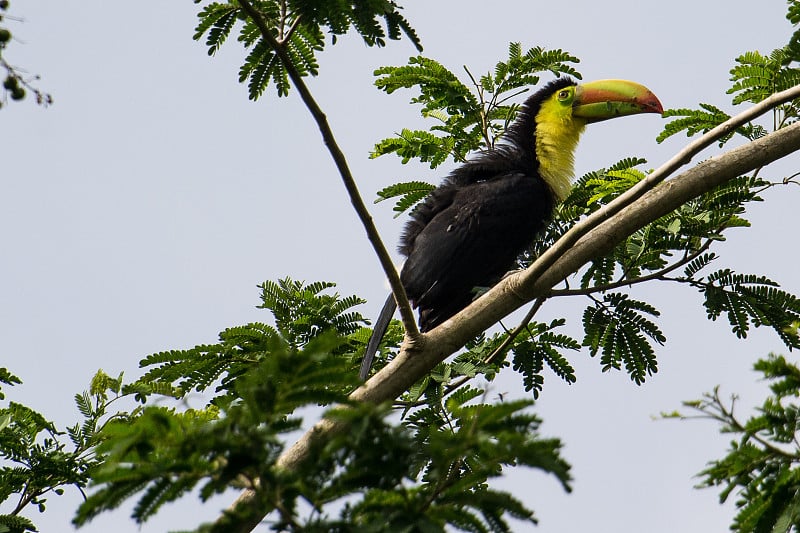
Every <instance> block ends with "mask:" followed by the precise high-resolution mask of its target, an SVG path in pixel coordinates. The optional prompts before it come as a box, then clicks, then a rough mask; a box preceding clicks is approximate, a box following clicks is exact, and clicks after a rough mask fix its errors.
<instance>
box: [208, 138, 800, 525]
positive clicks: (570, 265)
mask: <svg viewBox="0 0 800 533" xmlns="http://www.w3.org/2000/svg"><path fill="white" fill-rule="evenodd" d="M799 149H800V122H799V123H797V124H794V125H792V126H789V127H787V128H784V129H782V130H780V131H777V132H775V133H772V134H770V135H767V136H765V137H763V138H761V139H758V140H756V141H754V142H752V143H749V144H746V145H744V146H741V147H738V148H735V149H733V150H731V151H729V152H726V153H725V154H722V155H720V156H717V157H713V158H711V159H709V160H707V161H704V162H703V163H700V164H699V165H697V166H696V167H694V168H692V169H690V170H687V171H685V172H683V173H682V174H680V175H678V176H676V177H675V178H673V179H672V180H670V181H668V182H665V183H662V184H661V185H659V186H658V187H655V188H653V189H652V190H650V191H648V192H647V193H645V194H644V195H643V196H642V197H641V198H640V199H639V200H637V201H636V202H634V203H633V204H631V205H629V206H627V207H625V208H624V209H622V210H620V211H619V212H618V213H616V214H615V215H613V216H611V217H610V218H609V219H608V220H606V221H605V222H603V223H601V224H599V225H598V226H597V227H595V228H594V229H593V230H592V231H591V232H589V233H588V234H586V235H584V236H582V237H581V238H580V239H578V240H577V241H576V242H575V243H574V244H573V245H572V246H571V247H570V248H569V249H568V250H566V251H564V252H563V253H562V254H561V255H559V256H558V257H557V258H556V259H555V260H554V261H553V262H552V263H551V264H550V265H549V266H548V267H546V268H544V269H543V270H541V272H540V273H539V272H538V267H537V266H536V264H534V265H531V267H530V268H528V269H527V270H525V271H523V272H521V273H519V274H515V275H513V276H509V277H508V278H506V279H504V280H503V281H501V282H500V283H498V284H497V285H496V286H495V287H494V288H492V289H491V290H490V291H489V292H488V293H486V294H485V295H484V296H482V297H481V298H479V299H478V300H477V301H475V302H473V303H472V305H470V306H469V307H467V308H466V309H464V310H463V311H461V312H460V313H459V314H457V315H456V316H455V317H453V318H452V319H450V320H448V321H447V322H445V323H444V324H442V325H441V326H439V327H437V328H436V329H434V330H433V331H431V332H429V333H426V334H425V338H426V342H425V343H424V345H415V344H412V343H408V342H406V343H404V344H403V346H402V347H401V349H400V353H399V354H398V356H397V357H396V358H395V359H394V360H392V361H391V362H390V363H389V364H388V365H387V366H386V367H384V368H383V369H382V370H381V371H380V372H378V373H377V374H376V375H375V376H373V378H372V379H370V380H369V381H368V382H367V383H365V384H364V385H363V386H362V387H360V388H359V389H358V390H356V391H355V392H353V394H352V395H351V399H352V400H354V401H363V402H373V403H380V402H384V401H390V400H393V399H395V398H397V397H398V396H399V395H401V394H402V393H403V392H404V391H406V390H407V389H408V388H409V387H410V386H411V385H413V384H414V383H415V382H417V381H418V380H419V379H421V378H422V377H423V376H425V375H426V374H427V373H428V372H429V371H430V370H431V369H432V368H433V367H434V366H436V365H437V364H439V363H440V362H441V361H443V360H444V359H445V358H447V357H448V356H450V355H451V354H453V353H455V352H456V351H457V350H459V349H460V348H461V347H462V346H463V345H464V344H465V343H466V342H467V341H468V340H469V339H471V338H474V337H475V336H476V335H477V334H478V333H480V332H481V331H484V330H485V329H487V328H488V327H490V326H491V325H492V324H494V323H496V322H497V321H498V320H500V319H502V318H503V317H504V316H506V315H507V314H509V313H511V312H512V311H514V310H516V309H518V308H519V307H521V306H522V305H523V304H524V303H526V302H527V301H530V300H533V299H534V298H536V297H539V296H543V295H547V294H548V293H549V292H550V290H551V289H552V288H553V287H554V286H555V285H556V284H558V283H559V282H561V281H562V280H563V279H564V278H566V277H567V276H569V275H571V274H572V273H574V272H576V271H577V270H578V269H579V268H580V267H581V266H582V265H584V264H585V263H586V262H588V261H590V260H591V259H592V258H595V257H598V256H601V255H603V254H604V253H607V252H608V251H609V250H611V249H613V247H614V246H616V245H617V244H619V243H620V242H622V241H623V240H624V239H626V238H627V237H628V236H629V235H631V234H632V233H634V232H635V231H637V230H639V229H640V228H642V227H644V226H645V225H647V224H649V223H651V222H653V221H655V220H657V219H658V218H660V217H662V216H664V215H666V214H668V213H670V212H671V211H673V210H675V209H677V208H678V207H680V206H681V205H683V204H684V203H686V202H687V201H689V200H691V199H693V198H696V197H698V196H700V195H702V194H705V193H707V192H709V191H710V190H712V189H714V188H715V187H718V186H719V185H721V184H723V183H725V182H727V181H729V180H731V179H734V178H735V177H737V176H740V175H742V174H746V173H748V172H751V171H752V170H754V169H756V168H759V167H762V166H764V165H767V164H769V163H772V162H773V161H776V160H778V159H780V158H782V157H785V156H786V155H788V154H791V153H792V152H795V151H797V150H799ZM345 428H346V426H345V425H344V424H342V423H339V422H333V421H331V420H328V419H323V420H321V421H320V422H318V423H317V424H316V425H315V426H314V427H313V428H311V429H310V430H309V431H308V432H307V433H306V434H305V435H303V436H302V437H301V438H300V439H299V440H298V441H297V442H296V443H295V444H294V445H293V446H292V447H291V448H289V449H288V450H286V451H285V452H284V454H283V455H282V456H281V457H280V459H279V461H278V466H279V467H280V468H284V469H288V470H292V469H294V468H297V466H298V465H299V464H301V463H302V462H303V461H306V460H309V459H310V457H309V452H310V450H311V449H312V445H313V444H315V443H318V442H320V441H321V440H324V439H326V438H328V437H330V436H331V435H333V434H335V433H336V432H339V431H343V430H344V429H345ZM257 505H258V502H257V499H256V498H255V497H254V493H253V492H251V491H245V492H243V493H242V494H241V495H240V497H239V499H237V501H236V502H235V503H234V504H233V506H232V508H231V509H232V510H237V511H241V510H242V509H249V508H252V507H253V506H257ZM253 511H254V512H256V514H260V513H257V511H256V510H253ZM261 516H263V515H261ZM225 522H226V517H223V518H221V519H220V522H219V525H220V526H221V529H217V530H218V531H226V532H228V531H232V532H245V531H250V530H251V529H252V528H253V527H255V525H257V523H258V520H255V519H254V522H253V523H250V524H244V525H242V526H241V527H239V528H231V527H230V526H228V528H224V526H222V524H223V523H225ZM228 524H230V523H228Z"/></svg>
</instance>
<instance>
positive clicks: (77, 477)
mask: <svg viewBox="0 0 800 533" xmlns="http://www.w3.org/2000/svg"><path fill="white" fill-rule="evenodd" d="M0 382H3V383H6V384H9V385H13V384H18V383H21V381H20V379H19V378H17V377H16V376H14V375H13V374H11V373H10V372H8V371H7V370H6V369H0ZM120 384H121V379H112V378H110V377H108V376H106V375H105V374H104V373H103V372H102V371H101V372H98V373H97V375H96V376H95V378H94V379H93V383H92V387H91V390H90V391H88V392H84V393H83V394H78V395H76V396H75V402H76V404H77V407H78V410H79V411H80V413H81V414H82V415H83V422H82V423H78V424H75V426H73V427H68V428H66V429H65V430H59V429H57V428H56V426H55V425H54V424H53V423H52V422H51V421H49V420H47V419H46V418H45V417H44V416H43V415H42V414H40V413H38V412H37V411H35V410H33V409H31V408H30V407H27V406H25V405H22V404H19V403H16V402H10V403H9V404H8V405H7V406H6V407H3V408H0V504H2V503H5V502H11V503H12V504H13V508H12V509H11V511H10V512H8V513H5V514H0V531H7V532H11V533H23V532H25V531H37V528H36V526H35V525H34V523H33V521H31V519H30V518H28V517H27V516H25V515H24V514H23V513H25V512H27V511H29V508H30V506H33V507H34V508H35V509H37V510H38V511H39V512H40V513H41V512H44V511H45V510H46V505H47V501H48V498H49V496H50V495H51V494H56V495H61V494H63V493H64V488H65V487H67V486H73V487H75V488H77V489H78V490H80V491H82V490H83V489H84V488H85V487H86V486H87V485H88V484H89V470H91V469H92V468H93V467H96V466H97V465H98V464H99V461H98V459H97V457H96V456H95V455H94V450H93V449H94V446H95V445H96V444H98V442H99V437H98V432H99V430H100V428H101V427H102V426H103V424H105V423H106V422H107V421H108V420H109V417H108V415H107V408H108V405H109V403H110V402H111V401H113V398H110V396H109V395H110V394H113V395H114V397H116V395H117V394H118V393H119V387H120ZM0 399H1V398H0ZM12 500H15V502H12Z"/></svg>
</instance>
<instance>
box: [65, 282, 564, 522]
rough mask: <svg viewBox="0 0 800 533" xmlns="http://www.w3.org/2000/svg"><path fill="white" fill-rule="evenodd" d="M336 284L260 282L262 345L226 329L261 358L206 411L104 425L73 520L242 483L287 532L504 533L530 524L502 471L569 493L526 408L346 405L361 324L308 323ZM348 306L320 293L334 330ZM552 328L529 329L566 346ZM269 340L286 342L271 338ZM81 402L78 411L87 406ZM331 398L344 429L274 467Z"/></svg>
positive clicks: (452, 398) (521, 404)
mask: <svg viewBox="0 0 800 533" xmlns="http://www.w3.org/2000/svg"><path fill="white" fill-rule="evenodd" d="M330 286H331V284H328V283H313V284H309V285H306V284H301V283H297V282H293V281H291V280H282V281H280V282H275V283H271V282H270V283H265V284H264V285H262V291H263V293H262V299H263V302H264V307H267V308H269V309H270V310H271V311H272V312H273V313H274V315H275V327H274V328H273V329H272V330H270V333H269V334H266V333H264V335H263V337H267V338H268V340H267V341H266V342H265V345H260V344H259V343H260V342H261V340H263V337H261V336H255V338H254V337H253V335H251V334H250V332H249V330H247V329H245V330H244V331H237V332H236V333H235V334H234V333H233V332H234V331H236V330H237V328H230V329H229V330H227V331H228V332H230V335H231V336H230V337H226V338H230V339H233V338H234V337H235V338H236V345H237V346H239V347H240V348H241V352H240V358H242V359H245V358H246V357H248V356H250V357H252V354H253V353H256V352H258V353H259V354H260V352H262V351H263V352H265V354H264V355H263V356H261V357H253V359H254V362H252V364H249V365H247V366H242V367H240V368H238V369H237V372H238V374H237V375H236V376H235V379H229V380H228V381H224V380H223V384H222V387H223V388H225V389H226V391H227V393H226V394H224V395H221V396H217V397H216V398H215V399H214V401H213V402H212V403H211V404H208V405H207V406H206V407H205V408H202V409H185V408H184V409H180V410H179V409H176V408H174V407H168V406H164V405H162V404H151V405H146V406H144V407H141V408H139V409H138V410H137V411H136V412H135V413H133V414H131V415H129V416H125V417H123V418H120V419H112V420H110V421H109V422H108V423H106V424H105V425H104V427H103V428H102V429H101V431H99V438H98V439H97V441H96V446H95V453H96V454H97V457H99V458H102V465H99V466H98V467H96V468H94V469H92V470H91V472H90V474H91V476H92V480H93V484H94V491H93V492H91V494H89V496H88V498H87V499H86V501H85V502H84V503H83V504H82V505H81V506H80V508H79V510H78V514H77V516H76V517H75V520H74V521H75V523H76V524H77V525H81V524H85V523H86V522H87V521H89V520H91V519H92V518H93V517H95V516H97V515H98V514H99V513H101V512H103V511H105V510H108V509H113V508H116V507H118V506H120V505H122V504H123V503H124V502H126V501H128V500H134V502H135V503H134V506H133V511H132V518H133V519H134V520H135V521H136V522H138V523H142V522H145V521H146V520H148V519H149V518H151V517H152V516H153V515H154V514H156V513H157V512H158V511H159V510H160V509H161V508H162V507H163V506H164V505H165V504H167V503H169V502H172V501H175V500H177V499H179V498H181V497H184V496H185V495H186V494H188V493H189V492H190V491H197V493H198V494H199V495H200V498H201V499H202V500H204V501H205V500H207V499H208V498H210V497H211V496H213V495H215V494H218V493H220V492H223V491H225V490H227V489H228V488H229V487H230V486H231V485H232V484H234V483H236V484H239V485H241V484H242V483H244V484H245V485H246V486H249V487H251V488H253V489H254V490H255V497H256V498H258V501H259V503H260V505H259V506H258V507H257V508H256V510H255V511H253V512H261V513H264V512H266V513H268V515H269V517H268V520H270V521H271V522H272V523H273V525H274V527H275V528H276V529H279V530H284V531H311V530H313V531H339V530H353V529H360V528H362V527H366V526H367V525H370V524H378V523H379V524H381V527H382V528H383V529H384V530H391V531H400V530H404V529H409V528H410V529H412V530H417V529H425V528H428V529H431V528H434V529H436V530H442V529H446V528H452V527H462V526H466V525H469V527H470V528H471V529H472V530H476V531H498V532H508V531H511V526H510V525H509V523H508V518H509V517H514V518H517V519H522V520H526V521H530V522H533V521H535V519H534V516H533V512H532V511H531V510H530V509H528V508H527V507H526V506H525V505H523V504H522V503H521V502H520V501H519V500H518V499H517V498H515V497H514V496H512V495H511V494H509V493H506V492H503V491H499V490H496V489H493V488H492V487H491V486H490V480H491V479H492V478H494V477H497V476H499V475H500V474H501V473H502V472H503V470H504V469H505V468H509V467H511V466H516V465H523V466H528V467H532V468H537V469H540V470H542V471H544V472H546V473H550V474H552V475H553V476H555V477H556V479H557V480H558V481H560V483H561V484H562V486H563V487H564V488H565V489H567V490H569V481H570V477H569V465H568V464H567V463H566V462H565V461H564V460H563V459H562V458H561V456H560V449H561V443H560V442H559V441H558V440H556V439H550V438H543V437H541V436H540V435H539V432H538V428H539V424H540V421H539V420H538V418H536V417H535V416H533V415H532V414H530V412H529V407H530V402H527V401H516V402H503V403H500V404H497V405H486V404H483V403H480V399H482V398H483V397H485V395H486V393H485V391H483V390H481V389H477V388H474V387H471V386H469V385H467V386H463V387H460V388H459V389H458V390H456V391H454V392H453V394H451V395H449V397H448V398H447V399H446V401H443V400H444V397H443V395H441V394H440V395H436V394H435V393H432V394H430V395H429V397H431V398H434V397H435V398H437V401H438V402H439V403H438V404H437V407H436V408H435V409H434V408H431V407H429V406H425V407H422V408H420V409H414V410H413V411H411V412H410V414H409V416H407V417H406V419H405V420H404V421H402V422H401V423H399V424H398V423H390V422H389V421H388V419H387V415H389V414H390V413H391V410H390V409H389V408H388V406H386V405H383V406H375V405H371V404H369V403H363V404H356V405H354V404H352V403H351V402H349V400H348V399H347V394H348V393H349V391H351V390H352V389H353V388H354V387H355V386H356V385H357V373H356V371H355V368H354V364H353V360H352V353H344V352H347V349H343V348H342V347H343V346H345V345H347V343H348V342H355V343H356V345H357V351H358V353H360V350H361V348H362V347H363V345H362V344H360V341H359V342H357V340H358V339H360V338H361V334H362V332H363V330H362V329H358V330H356V331H354V332H353V333H351V334H349V335H347V336H344V335H343V334H342V333H341V332H340V331H337V330H336V329H334V328H331V327H320V325H319V324H315V325H313V326H310V327H309V325H308V324H305V323H304V321H303V320H302V318H303V317H304V318H308V317H309V316H311V315H309V313H311V314H313V313H318V312H319V311H320V310H319V309H317V308H316V307H315V306H317V304H318V303H319V301H320V299H321V298H323V296H325V295H323V294H322V291H324V290H325V289H327V288H329V287H330ZM346 300H347V299H341V300H339V299H337V298H332V299H325V301H326V302H327V305H328V307H330V308H331V310H330V311H328V315H327V316H328V317H329V320H330V322H335V320H334V318H335V317H338V316H342V315H343V314H345V312H346V309H347V308H348V306H347V304H346V303H342V304H339V303H338V302H340V301H341V302H345V301H346ZM303 306H310V307H311V308H313V310H309V309H305V310H304V311H303V313H306V314H303V315H302V317H301V316H300V315H299V314H298V313H300V309H301V308H303ZM322 314H323V315H324V314H325V312H324V311H323V312H322ZM345 324H349V323H348V322H345ZM556 326H557V324H552V325H551V326H550V327H547V326H542V327H536V328H532V330H531V331H534V330H535V334H536V337H537V342H538V343H540V344H542V345H544V344H549V345H552V346H562V345H563V346H571V345H574V344H575V342H574V341H571V342H570V341H568V340H566V338H565V337H559V336H556V335H554V334H553V333H552V332H550V331H549V330H550V329H552V328H553V327H556ZM348 329H349V326H348V327H344V331H347V330H348ZM262 333H263V332H262ZM284 337H285V338H284ZM275 338H278V339H280V341H281V342H277V343H274V344H270V343H271V340H269V339H275ZM250 346H252V349H253V350H252V351H251V350H250V349H249V347H250ZM167 353H168V352H167ZM546 357H549V356H546ZM255 359H257V361H255ZM556 359H557V358H556ZM552 365H553V366H555V367H557V368H561V367H562V366H563V365H562V364H561V363H552ZM450 366H451V368H452V369H454V372H458V373H461V374H467V373H469V371H470V370H469V367H470V365H469V362H468V361H466V360H464V359H462V360H461V361H456V362H454V363H452V364H451V365H450ZM474 370H475V371H477V370H479V369H478V368H475V369H474ZM145 381H146V380H145ZM102 384H106V385H110V386H113V387H114V388H115V389H117V390H119V389H122V390H127V389H128V387H124V386H122V384H121V382H120V381H118V380H110V378H104V379H102V380H98V383H97V386H101V385H102ZM131 392H135V391H134V390H133V389H131ZM81 398H82V397H80V398H79V406H80V408H81V410H82V411H87V412H89V411H91V409H92V408H91V406H90V405H89V404H87V403H86V402H85V401H83V400H82V399H81ZM334 403H335V404H348V408H347V409H342V408H334V409H331V410H330V411H329V412H328V413H327V414H326V415H325V416H327V417H329V418H330V419H331V420H337V421H339V422H343V423H345V424H347V427H348V428H349V430H348V431H346V432H342V433H339V434H337V435H335V436H333V437H332V438H331V439H329V440H327V441H326V442H324V443H319V444H318V445H317V446H316V447H315V449H314V450H312V452H311V453H312V454H313V456H314V460H313V461H306V462H305V463H303V464H302V465H300V466H299V468H298V469H297V470H293V471H291V472H288V471H286V470H285V469H280V468H278V467H277V466H276V461H277V459H278V457H279V456H280V454H281V452H282V451H283V449H284V441H285V440H286V439H287V438H288V435H289V434H290V433H292V432H295V431H297V430H298V429H299V428H300V425H301V422H302V421H301V419H300V418H299V417H298V416H297V415H296V414H295V413H297V412H299V410H300V409H301V408H304V407H312V406H317V405H319V404H334ZM75 432H76V433H79V432H80V430H78V429H76V430H75ZM301 500H302V501H305V502H310V503H311V506H312V508H313V510H312V511H311V512H310V513H305V511H303V506H300V505H299V502H300V501H301ZM337 515H338V516H337ZM259 516H260V515H259ZM379 518H380V521H378V519H379ZM252 519H253V517H252V516H250V515H237V514H232V515H228V516H226V517H225V520H226V522H224V523H223V524H216V525H215V526H213V527H210V526H209V529H207V530H211V531H228V530H230V528H235V527H236V525H237V524H240V523H248V522H249V521H250V520H252Z"/></svg>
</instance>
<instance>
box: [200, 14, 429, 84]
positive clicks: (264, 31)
mask: <svg viewBox="0 0 800 533" xmlns="http://www.w3.org/2000/svg"><path fill="white" fill-rule="evenodd" d="M200 1H201V0H196V3H200ZM242 4H243V2H238V1H236V0H229V1H228V2H211V3H208V4H207V5H206V6H205V7H204V8H203V9H202V10H201V11H200V12H199V13H198V18H199V22H198V24H197V27H196V28H195V33H194V39H195V40H201V39H203V38H205V44H206V46H207V47H208V54H209V55H213V54H215V53H216V52H217V51H218V50H219V49H220V48H221V47H222V45H223V44H224V43H225V41H226V40H227V39H228V38H229V37H230V35H231V33H233V32H234V30H235V29H236V30H237V33H238V36H237V40H238V41H239V43H241V45H242V46H243V47H244V48H245V50H247V52H248V53H247V56H246V57H245V60H244V63H243V64H242V66H241V68H240V69H239V82H241V83H244V82H247V88H248V95H249V97H250V99H251V100H257V99H258V98H259V97H261V95H262V94H263V93H264V91H265V90H266V88H267V87H268V86H269V85H270V84H272V85H274V86H275V89H276V91H277V93H278V96H286V95H287V94H289V87H290V83H289V78H290V73H291V72H294V73H296V75H298V76H301V77H305V76H316V75H317V74H318V73H319V63H318V61H317V56H318V54H319V52H321V51H322V50H323V49H324V48H325V34H326V33H328V34H330V35H331V37H332V42H333V43H335V42H336V39H337V37H338V36H341V35H343V34H345V33H347V32H348V31H349V30H350V29H353V30H355V31H356V32H357V33H358V34H359V35H360V36H361V38H362V39H363V40H364V42H365V43H366V44H367V45H368V46H385V44H386V39H387V38H388V39H393V40H397V39H400V38H401V36H402V35H405V36H406V37H408V38H409V39H410V40H411V42H412V43H413V44H414V46H416V47H417V49H419V50H421V44H420V41H419V37H418V36H417V34H416V32H415V31H414V29H413V28H412V27H411V26H410V24H409V23H408V21H407V20H406V19H405V18H404V17H403V16H402V15H401V13H400V7H399V6H398V5H397V4H396V3H395V2H391V1H387V0H371V1H367V2H363V1H359V2H356V1H352V0H350V1H346V0H337V1H323V0H290V1H279V0H253V1H250V2H246V4H247V6H246V7H245V6H243V5H242ZM248 8H249V9H248Z"/></svg>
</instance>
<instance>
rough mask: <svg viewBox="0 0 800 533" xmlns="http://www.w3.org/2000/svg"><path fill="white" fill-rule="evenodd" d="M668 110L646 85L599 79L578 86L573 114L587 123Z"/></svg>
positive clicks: (573, 103) (573, 104)
mask: <svg viewBox="0 0 800 533" xmlns="http://www.w3.org/2000/svg"><path fill="white" fill-rule="evenodd" d="M663 112H664V108H663V107H661V102H659V101H658V98H657V97H656V95H655V94H653V93H652V91H650V89H648V88H647V87H645V86H644V85H640V84H638V83H635V82H632V81H627V80H598V81H590V82H588V83H582V84H580V85H578V86H577V87H576V88H575V99H574V100H573V102H572V115H573V116H575V117H580V118H583V119H586V121H587V123H593V122H600V121H601V120H607V119H610V118H614V117H621V116H625V115H636V114H639V113H658V114H661V113H663Z"/></svg>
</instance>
